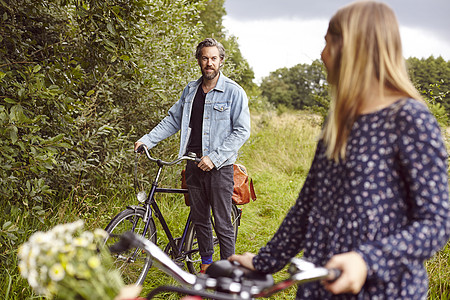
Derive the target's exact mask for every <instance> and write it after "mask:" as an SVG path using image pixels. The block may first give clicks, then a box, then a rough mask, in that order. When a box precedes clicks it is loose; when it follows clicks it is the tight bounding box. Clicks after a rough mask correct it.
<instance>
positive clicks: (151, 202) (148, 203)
mask: <svg viewBox="0 0 450 300" xmlns="http://www.w3.org/2000/svg"><path fill="white" fill-rule="evenodd" d="M144 149H145V153H146V155H147V157H148V158H149V159H151V157H150V154H149V153H148V150H147V149H146V148H144ZM182 159H186V157H182V158H181V159H180V161H181V160H182ZM190 159H193V158H192V157H190ZM156 163H157V165H158V171H157V173H156V176H155V178H154V179H153V182H152V187H151V189H150V193H149V195H148V197H147V199H146V200H145V202H144V206H145V210H146V216H145V219H144V222H145V227H144V232H143V236H145V235H146V234H147V231H148V227H149V222H150V220H151V219H152V210H153V212H154V214H155V216H156V217H157V218H158V220H159V222H160V224H161V226H162V229H163V230H164V233H165V234H166V236H167V239H168V240H169V242H168V244H169V245H170V247H171V248H172V250H174V251H175V256H176V257H180V255H181V254H182V248H183V244H184V241H185V238H186V233H187V230H188V225H189V223H190V222H191V213H190V212H189V215H188V218H187V220H186V224H185V227H184V231H183V235H182V236H181V241H180V243H179V245H178V247H177V244H176V242H175V239H174V237H173V235H172V232H171V231H170V228H169V226H168V225H167V222H166V220H165V219H164V216H163V215H162V213H161V210H160V209H159V206H158V203H157V202H156V200H155V195H156V193H167V194H186V193H188V190H187V189H181V188H180V189H179V188H160V187H158V182H159V178H160V175H161V171H162V168H163V166H164V165H165V164H164V163H163V162H162V161H161V160H156ZM150 207H151V208H150Z"/></svg>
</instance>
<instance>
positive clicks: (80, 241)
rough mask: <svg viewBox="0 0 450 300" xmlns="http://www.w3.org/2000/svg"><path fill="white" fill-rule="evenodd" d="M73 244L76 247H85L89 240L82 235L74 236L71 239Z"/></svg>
mask: <svg viewBox="0 0 450 300" xmlns="http://www.w3.org/2000/svg"><path fill="white" fill-rule="evenodd" d="M73 244H74V245H75V246H76V247H87V246H88V245H89V241H88V240H87V239H86V238H84V237H81V236H80V237H76V238H74V239H73Z"/></svg>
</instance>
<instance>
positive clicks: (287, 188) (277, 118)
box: [2, 111, 450, 299]
mask: <svg viewBox="0 0 450 300" xmlns="http://www.w3.org/2000/svg"><path fill="white" fill-rule="evenodd" d="M320 126H321V120H320V118H318V117H316V116H314V115H311V114H308V113H303V112H290V111H287V112H284V113H280V114H277V113H276V112H264V113H254V114H253V115H252V135H251V138H250V140H249V141H248V142H247V143H246V144H245V145H244V147H243V148H242V149H241V153H240V156H239V160H238V162H239V163H242V164H244V165H245V166H246V167H247V168H248V170H249V173H250V176H251V177H252V179H253V181H254V185H255V189H256V194H257V196H258V199H257V200H256V201H255V202H253V203H250V204H247V205H245V206H243V207H242V208H243V217H242V222H241V226H240V228H239V236H238V241H237V245H236V252H237V253H243V252H246V251H249V252H257V251H258V249H259V248H260V247H261V246H264V245H265V243H266V242H267V241H268V240H269V239H270V238H271V236H272V235H273V234H274V232H275V231H276V230H277V228H278V226H279V225H280V223H281V221H282V220H283V218H284V216H285V214H286V213H287V211H288V209H289V208H290V207H291V206H292V204H293V203H294V201H295V199H296V197H297V195H298V193H299V191H300V188H301V186H302V184H303V182H304V179H305V176H306V174H307V172H308V169H309V167H310V164H311V161H312V158H313V155H314V150H315V145H316V141H317V138H318V135H319V131H320ZM446 136H447V142H448V134H446ZM447 146H449V145H448V144H447ZM130 155H131V154H130ZM181 168H182V166H177V167H175V168H173V169H167V170H166V172H165V173H164V174H163V177H164V181H165V183H166V185H167V186H170V185H179V184H180V181H179V180H180V179H179V174H180V173H179V172H180V169H181ZM95 199H99V198H96V197H92V198H91V197H86V198H84V199H73V198H71V199H68V200H67V201H63V202H62V204H61V205H60V206H59V207H56V208H55V209H54V211H53V212H52V213H51V215H49V216H48V217H49V218H52V220H53V221H52V223H54V224H57V223H65V222H69V221H73V219H74V218H75V219H76V218H77V217H78V218H83V219H85V221H86V224H87V226H88V228H96V227H100V228H104V227H105V226H106V224H107V223H108V221H109V219H110V218H111V217H112V216H113V215H114V214H116V213H118V212H119V211H120V210H121V209H123V208H124V207H125V206H126V205H127V204H135V203H136V200H135V199H134V195H133V194H132V193H130V192H127V191H115V192H114V193H112V195H110V196H108V197H107V199H106V200H105V199H103V200H102V201H95ZM158 201H159V203H160V206H161V209H162V212H163V214H164V216H167V221H168V223H169V227H171V228H175V232H178V233H181V229H182V228H181V227H182V225H181V224H183V221H182V220H183V219H184V218H185V216H186V215H187V214H188V211H189V208H188V207H186V206H185V205H184V201H183V199H182V198H181V196H176V197H171V198H161V199H159V200H158ZM173 212H177V213H173ZM158 242H159V244H160V245H164V244H165V242H166V241H165V240H164V239H163V237H162V234H159V236H158ZM449 245H450V243H448V244H447V247H446V248H445V249H444V250H443V251H441V252H439V253H438V254H436V255H435V256H434V257H433V258H431V259H430V260H429V261H428V262H427V263H426V266H427V270H428V272H429V275H430V295H429V297H428V298H429V299H450V297H449V295H450V282H449V278H450V247H449ZM5 275H6V276H4V278H3V279H2V294H4V295H7V297H6V299H31V298H33V299H40V297H36V296H33V294H32V293H31V291H30V288H29V287H28V285H27V283H26V281H25V280H23V279H20V277H19V275H18V271H17V269H15V270H8V272H7V273H6V274H5ZM286 277H287V273H286V272H285V270H282V271H280V272H279V273H277V274H275V280H276V281H277V280H281V279H283V278H286ZM168 283H169V284H170V283H174V284H175V282H174V281H173V280H172V279H171V278H169V277H168V276H166V275H165V274H163V273H162V272H160V271H158V270H157V269H155V268H152V269H151V270H150V273H149V274H148V276H147V280H146V283H145V285H144V289H143V292H142V295H145V294H147V293H148V292H149V291H150V290H152V289H153V288H155V287H157V286H159V285H163V284H168ZM179 298H180V295H173V294H172V295H171V294H162V295H161V296H160V298H159V299H179ZM271 299H295V287H294V288H291V289H288V290H286V291H284V292H283V293H280V294H278V295H277V296H275V297H272V298H271Z"/></svg>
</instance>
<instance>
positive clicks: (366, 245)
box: [253, 99, 450, 299]
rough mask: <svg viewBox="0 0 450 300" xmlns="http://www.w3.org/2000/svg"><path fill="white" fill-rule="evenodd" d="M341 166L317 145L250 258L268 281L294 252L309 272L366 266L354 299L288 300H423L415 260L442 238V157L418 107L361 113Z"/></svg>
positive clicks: (312, 294)
mask: <svg viewBox="0 0 450 300" xmlns="http://www.w3.org/2000/svg"><path fill="white" fill-rule="evenodd" d="M346 151H347V152H346V153H347V156H346V160H345V161H343V162H340V163H335V162H333V161H330V160H329V159H327V158H326V156H325V149H324V145H323V144H322V142H319V143H318V146H317V150H316V155H315V157H314V160H313V163H312V166H311V169H310V171H309V174H308V176H307V179H306V181H305V184H304V186H303V188H302V190H301V192H300V194H299V197H298V199H297V201H296V203H295V205H294V206H293V207H292V208H291V209H290V211H289V213H288V214H287V216H286V218H285V219H284V221H283V222H282V224H281V226H280V228H279V229H278V231H277V232H276V233H275V235H274V236H273V238H272V239H271V241H269V242H268V243H267V245H266V246H265V247H263V248H261V249H260V252H259V253H258V255H257V256H255V258H254V259H253V264H254V266H255V268H256V269H257V270H259V271H262V272H266V273H273V272H276V271H278V270H280V269H282V268H283V266H285V265H286V264H287V263H288V262H289V259H290V258H292V257H294V256H295V255H297V254H298V253H299V252H300V251H301V250H304V255H303V257H304V258H305V259H307V260H309V261H311V262H313V263H315V264H317V265H325V263H326V262H327V261H328V260H329V259H330V258H331V256H333V255H334V254H338V253H343V252H348V251H356V252H358V253H359V254H361V255H362V257H363V258H364V260H365V261H366V264H367V268H368V276H367V280H366V282H365V284H364V286H363V289H362V290H361V292H360V293H359V294H358V295H353V294H342V295H332V294H331V293H329V292H328V291H326V290H325V289H324V288H323V287H322V285H321V284H320V283H318V282H314V283H308V284H303V285H299V287H298V292H297V299H425V298H426V294H427V289H428V279H427V273H426V270H425V268H424V260H426V259H427V258H429V257H431V256H432V255H433V254H434V253H435V252H436V251H438V250H439V249H440V248H442V247H443V246H444V245H445V244H446V242H447V240H448V239H449V234H450V218H449V194H448V173H447V172H448V171H447V151H446V148H445V145H444V143H443V140H442V137H441V133H440V129H439V126H438V124H437V122H436V119H435V118H434V117H433V115H432V114H431V113H430V112H429V111H428V109H427V108H426V107H425V105H423V104H422V103H420V102H419V101H416V100H413V99H402V100H399V101H397V102H395V103H394V104H392V105H390V106H389V107H387V108H384V109H382V110H379V111H377V112H374V113H371V114H365V115H361V116H360V117H359V118H358V119H357V120H356V122H355V123H354V125H353V128H352V131H351V133H350V136H349V139H348V143H347V149H346Z"/></svg>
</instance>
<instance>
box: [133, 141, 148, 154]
mask: <svg viewBox="0 0 450 300" xmlns="http://www.w3.org/2000/svg"><path fill="white" fill-rule="evenodd" d="M140 145H144V143H142V142H135V143H134V152H137V149H138V148H139V146H140ZM144 147H147V146H145V145H144Z"/></svg>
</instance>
